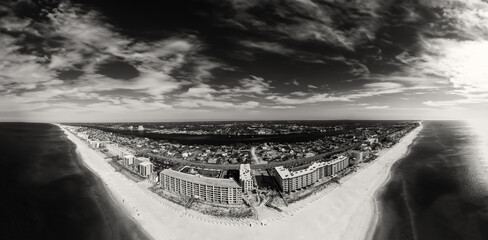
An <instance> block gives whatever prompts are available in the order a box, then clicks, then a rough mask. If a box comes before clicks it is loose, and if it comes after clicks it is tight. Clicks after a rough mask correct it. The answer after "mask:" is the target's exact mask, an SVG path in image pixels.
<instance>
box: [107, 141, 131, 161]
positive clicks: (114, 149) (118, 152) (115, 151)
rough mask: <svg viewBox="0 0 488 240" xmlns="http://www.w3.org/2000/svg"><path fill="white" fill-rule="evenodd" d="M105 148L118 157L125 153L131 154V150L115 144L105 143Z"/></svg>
mask: <svg viewBox="0 0 488 240" xmlns="http://www.w3.org/2000/svg"><path fill="white" fill-rule="evenodd" d="M105 148H106V149H107V150H108V152H109V153H110V154H112V155H114V156H117V157H118V158H123V157H124V156H125V155H131V152H130V151H129V150H128V149H125V148H122V147H119V146H118V145H117V144H106V145H105Z"/></svg>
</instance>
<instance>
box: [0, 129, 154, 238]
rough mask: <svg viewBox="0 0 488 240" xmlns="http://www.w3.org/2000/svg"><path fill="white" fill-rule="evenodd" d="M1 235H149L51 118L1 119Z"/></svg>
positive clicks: (120, 236)
mask: <svg viewBox="0 0 488 240" xmlns="http://www.w3.org/2000/svg"><path fill="white" fill-rule="evenodd" d="M0 169H1V170H2V174H0V184H1V188H0V190H1V191H2V193H1V197H0V208H1V209H0V214H1V215H0V216H1V219H2V220H1V223H0V239H8V240H14V239H29V240H31V239H50V240H51V239H52V240H54V239H63V240H65V239H70V240H76V239H80V240H89V239H97V240H104V239H107V240H108V239H148V237H147V236H146V234H145V233H144V232H143V231H142V230H141V228H140V227H139V226H138V225H137V224H136V223H135V222H134V221H132V219H130V218H129V217H128V216H127V215H126V214H125V213H124V212H123V211H122V210H121V209H120V208H119V207H118V206H117V205H116V204H115V202H114V200H113V199H112V198H111V197H110V193H109V192H108V190H107V189H106V188H105V187H104V184H103V183H102V182H101V181H100V179H99V178H98V177H97V176H96V175H94V174H93V173H92V172H90V171H89V170H88V169H87V168H86V167H85V166H84V165H83V164H82V162H81V160H80V159H79V158H78V156H77V154H76V151H75V145H74V144H73V143H71V142H70V141H69V140H68V139H67V138H66V137H65V135H64V133H63V132H62V130H61V129H59V128H58V127H57V126H55V125H51V124H31V123H0Z"/></svg>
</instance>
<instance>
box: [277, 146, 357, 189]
mask: <svg viewBox="0 0 488 240" xmlns="http://www.w3.org/2000/svg"><path fill="white" fill-rule="evenodd" d="M349 164H350V163H349V158H347V157H345V156H342V155H341V156H338V157H337V158H336V159H334V160H332V161H328V162H314V163H312V164H307V165H304V166H300V167H296V168H291V169H289V168H285V167H283V166H279V167H275V168H274V172H273V174H274V176H275V178H276V180H277V181H278V184H279V185H280V187H281V190H282V191H283V192H285V193H290V192H293V191H296V190H300V189H302V188H306V187H309V186H311V185H313V184H315V183H316V182H318V181H319V180H322V179H323V178H325V177H328V176H335V175H336V174H337V173H338V172H341V171H342V170H344V169H345V168H347V167H348V166H349Z"/></svg>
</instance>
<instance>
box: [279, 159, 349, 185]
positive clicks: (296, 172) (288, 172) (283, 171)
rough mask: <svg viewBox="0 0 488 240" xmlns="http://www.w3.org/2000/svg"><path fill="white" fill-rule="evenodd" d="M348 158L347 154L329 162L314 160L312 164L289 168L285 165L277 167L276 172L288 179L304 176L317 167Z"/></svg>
mask: <svg viewBox="0 0 488 240" xmlns="http://www.w3.org/2000/svg"><path fill="white" fill-rule="evenodd" d="M345 159H347V157H345V156H342V155H341V156H338V157H337V158H336V159H333V160H331V161H328V162H314V163H312V164H308V165H304V166H300V167H296V168H292V169H288V168H285V167H283V166H279V167H275V170H276V172H277V173H278V174H279V175H280V177H281V178H282V179H287V178H292V177H298V176H302V175H305V174H308V173H311V172H314V171H315V170H316V169H317V168H320V167H323V166H326V165H331V164H335V163H337V162H340V161H343V160H345Z"/></svg>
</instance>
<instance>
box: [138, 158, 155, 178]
mask: <svg viewBox="0 0 488 240" xmlns="http://www.w3.org/2000/svg"><path fill="white" fill-rule="evenodd" d="M136 167H137V172H138V173H139V175H141V176H143V177H148V176H150V175H151V174H152V173H153V171H154V165H153V164H152V163H151V162H141V163H139V164H138V165H137V166H136Z"/></svg>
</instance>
